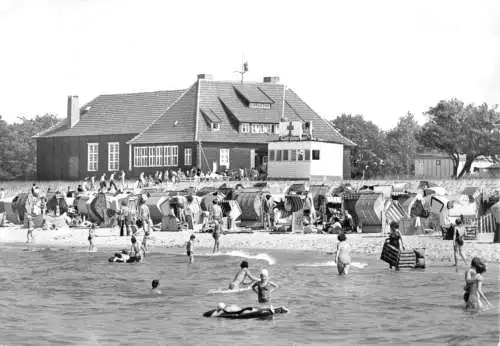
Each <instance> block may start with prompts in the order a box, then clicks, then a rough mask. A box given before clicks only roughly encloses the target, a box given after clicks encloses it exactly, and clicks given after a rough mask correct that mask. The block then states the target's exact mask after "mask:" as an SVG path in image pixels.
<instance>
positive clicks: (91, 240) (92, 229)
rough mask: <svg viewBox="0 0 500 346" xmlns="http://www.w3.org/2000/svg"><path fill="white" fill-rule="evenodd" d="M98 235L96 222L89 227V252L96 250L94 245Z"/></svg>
mask: <svg viewBox="0 0 500 346" xmlns="http://www.w3.org/2000/svg"><path fill="white" fill-rule="evenodd" d="M95 237H97V236H96V234H95V224H92V225H90V227H89V237H88V240H89V252H92V251H94V250H95V245H94V238H95Z"/></svg>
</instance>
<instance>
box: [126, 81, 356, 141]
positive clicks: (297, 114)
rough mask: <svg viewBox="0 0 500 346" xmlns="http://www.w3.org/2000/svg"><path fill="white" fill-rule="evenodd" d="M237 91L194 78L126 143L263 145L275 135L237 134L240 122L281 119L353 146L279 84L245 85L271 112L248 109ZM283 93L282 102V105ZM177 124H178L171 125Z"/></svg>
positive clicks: (232, 85) (227, 84) (231, 85)
mask: <svg viewBox="0 0 500 346" xmlns="http://www.w3.org/2000/svg"><path fill="white" fill-rule="evenodd" d="M238 88H240V89H241V85H240V84H239V83H235V82H220V81H211V80H199V81H198V82H196V83H195V84H194V85H193V86H192V87H191V88H190V89H189V90H188V91H187V92H186V93H185V94H184V95H183V96H181V97H180V98H179V100H178V101H177V102H176V103H175V104H174V105H172V106H171V107H170V108H169V109H168V110H167V111H166V112H165V113H164V114H163V115H162V116H161V117H159V118H158V119H157V120H156V121H155V122H154V123H152V124H151V125H150V126H149V127H148V128H147V129H145V130H144V131H143V132H142V133H140V134H139V135H138V136H136V137H135V138H133V139H132V140H131V141H130V142H129V143H133V144H153V143H172V142H192V141H198V140H200V141H202V142H231V143H262V142H268V141H271V140H276V139H278V136H277V135H275V134H269V133H268V134H256V133H240V132H239V131H238V128H239V124H240V123H242V122H245V123H272V124H278V123H279V122H280V120H281V118H282V116H284V117H285V118H286V120H287V121H294V120H300V121H309V122H311V124H312V128H313V137H315V138H317V139H319V140H322V141H327V142H333V143H340V144H344V145H346V146H354V145H356V144H355V143H353V142H352V141H350V140H349V139H347V138H345V137H343V136H342V135H341V134H340V133H339V132H338V131H337V130H336V129H335V128H334V127H333V126H331V125H330V124H329V122H328V121H326V120H324V119H322V118H321V117H320V116H319V115H318V114H316V113H315V112H314V111H313V110H312V109H311V108H310V107H309V106H308V105H307V104H306V103H305V102H304V101H302V100H301V99H300V98H299V97H298V96H297V95H296V94H295V93H294V92H293V91H292V90H290V89H286V91H285V89H284V86H283V85H281V84H274V83H246V84H245V89H244V90H252V93H254V92H260V93H261V94H262V95H264V96H265V97H266V99H270V100H271V101H272V102H273V103H272V104H271V108H270V109H260V108H249V107H248V106H247V105H246V103H245V100H242V98H241V96H240V95H238V92H237V91H236V89H238ZM198 89H199V90H198ZM284 91H285V92H284ZM284 94H285V102H283V95H284ZM248 97H250V96H248ZM245 98H246V97H245ZM261 103H262V102H261ZM198 110H200V111H198ZM207 117H208V118H209V120H210V121H212V119H219V120H220V129H218V130H216V131H214V130H212V129H211V127H210V125H209V121H206V120H205V119H206V118H207ZM176 121H177V125H176V126H174V125H173V124H174V123H175V122H176ZM195 129H197V130H196V131H195Z"/></svg>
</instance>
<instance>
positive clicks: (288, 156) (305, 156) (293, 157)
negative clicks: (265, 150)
mask: <svg viewBox="0 0 500 346" xmlns="http://www.w3.org/2000/svg"><path fill="white" fill-rule="evenodd" d="M311 152H312V159H313V160H315V161H316V160H319V159H320V151H319V150H317V149H313V150H310V149H287V150H281V149H279V150H269V161H309V160H311Z"/></svg>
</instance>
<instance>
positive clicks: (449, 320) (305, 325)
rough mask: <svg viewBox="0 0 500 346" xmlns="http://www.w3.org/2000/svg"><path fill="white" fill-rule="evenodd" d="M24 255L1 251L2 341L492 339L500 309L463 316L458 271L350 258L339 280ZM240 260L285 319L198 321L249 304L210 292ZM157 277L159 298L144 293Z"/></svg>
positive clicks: (317, 274) (259, 261)
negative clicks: (399, 267) (266, 281)
mask: <svg viewBox="0 0 500 346" xmlns="http://www.w3.org/2000/svg"><path fill="white" fill-rule="evenodd" d="M25 248H26V247H23V246H19V247H17V246H9V247H5V248H2V249H0V250H1V254H2V255H1V256H0V335H2V342H1V343H4V344H7V345H9V344H33V343H36V344H39V345H40V344H42V345H43V344H50V345H96V344H120V345H127V344H146V343H152V344H162V343H163V344H164V343H168V344H183V345H185V344H193V345H194V344H227V343H231V344H245V345H253V344H256V345H258V344H261V343H262V340H263V339H265V340H266V343H267V344H270V345H281V344H293V343H297V344H300V343H314V344H332V343H342V344H346V343H347V344H359V343H363V344H384V345H385V344H387V343H395V344H402V343H412V342H413V343H438V344H439V343H441V344H447V343H452V344H453V343H457V344H460V343H464V344H492V345H496V344H497V343H498V337H499V331H498V324H497V322H498V317H499V311H498V308H497V309H492V310H488V311H484V312H482V313H475V314H471V313H467V312H465V311H464V310H463V303H462V293H463V292H462V288H463V271H464V269H465V268H461V271H460V272H459V273H456V272H455V270H454V269H453V268H451V267H449V266H444V265H442V266H429V267H428V268H427V269H426V270H423V271H413V272H404V271H401V272H394V271H392V272H391V271H388V270H387V267H386V265H385V264H384V263H382V262H381V261H380V260H378V256H371V257H361V256H357V255H354V254H353V261H355V262H356V263H359V264H360V265H359V266H352V267H351V272H350V275H349V276H346V277H339V276H338V275H337V268H336V266H335V264H334V263H333V262H332V258H331V256H327V255H325V254H321V253H314V252H283V251H281V252H279V251H263V250H245V251H240V250H238V251H236V250H234V251H231V250H228V251H226V252H223V253H219V254H215V255H212V254H210V251H209V250H204V249H200V250H199V251H198V252H199V253H200V254H202V256H196V258H195V263H194V264H193V265H191V266H189V265H188V264H187V257H186V256H185V254H184V253H183V252H181V251H180V250H179V251H178V252H176V251H175V250H171V249H170V250H163V249H158V250H155V252H153V253H151V254H150V255H148V256H147V258H146V261H145V262H144V263H142V264H132V265H129V264H117V263H108V261H107V259H108V257H109V255H110V254H112V253H113V252H114V250H106V249H100V252H97V253H93V254H88V253H86V252H84V251H75V250H76V249H65V250H64V251H60V250H59V249H57V248H50V249H45V248H43V247H41V248H35V251H23V249H25ZM80 250H81V249H80ZM243 259H246V260H247V261H248V262H249V263H250V271H251V272H252V273H253V274H254V275H257V274H258V273H259V271H260V269H262V268H267V269H268V270H269V273H270V276H271V280H272V281H273V282H276V283H277V284H279V285H280V287H279V289H277V290H276V291H275V292H273V297H272V299H273V300H272V302H273V305H274V306H280V305H286V306H287V307H289V308H290V312H289V313H288V314H285V315H277V316H276V317H275V318H274V319H272V320H219V319H207V318H203V317H202V316H201V314H202V313H203V312H204V311H206V310H209V309H212V308H214V307H215V306H216V305H217V303H219V302H220V301H223V302H225V303H227V304H231V303H234V304H238V305H240V306H242V307H245V306H254V305H257V303H256V297H255V294H254V293H253V292H252V291H244V292H238V293H235V294H228V293H227V292H223V290H221V294H218V293H217V290H219V289H221V288H227V285H228V284H229V282H230V281H231V279H232V278H233V276H234V275H235V272H236V271H237V270H238V268H239V264H240V262H241V260H243ZM495 273H498V266H496V265H490V266H489V268H488V272H487V273H486V275H485V282H484V291H485V292H486V294H487V296H488V298H489V300H490V301H491V302H492V303H493V304H494V305H495V306H498V301H499V293H498V292H499V291H500V290H499V287H500V285H499V282H498V277H497V276H496V275H495ZM155 278H158V279H160V289H161V290H162V292H163V294H161V295H152V294H151V292H150V287H151V280H152V279H155ZM7 307H8V308H7ZM229 341H230V342H229Z"/></svg>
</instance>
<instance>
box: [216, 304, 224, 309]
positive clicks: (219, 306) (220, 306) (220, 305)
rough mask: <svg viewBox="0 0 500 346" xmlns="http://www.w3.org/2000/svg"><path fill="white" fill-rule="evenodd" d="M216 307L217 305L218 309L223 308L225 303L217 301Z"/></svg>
mask: <svg viewBox="0 0 500 346" xmlns="http://www.w3.org/2000/svg"><path fill="white" fill-rule="evenodd" d="M217 307H218V308H219V309H224V308H225V307H226V304H224V303H219V304H218V305H217Z"/></svg>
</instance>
